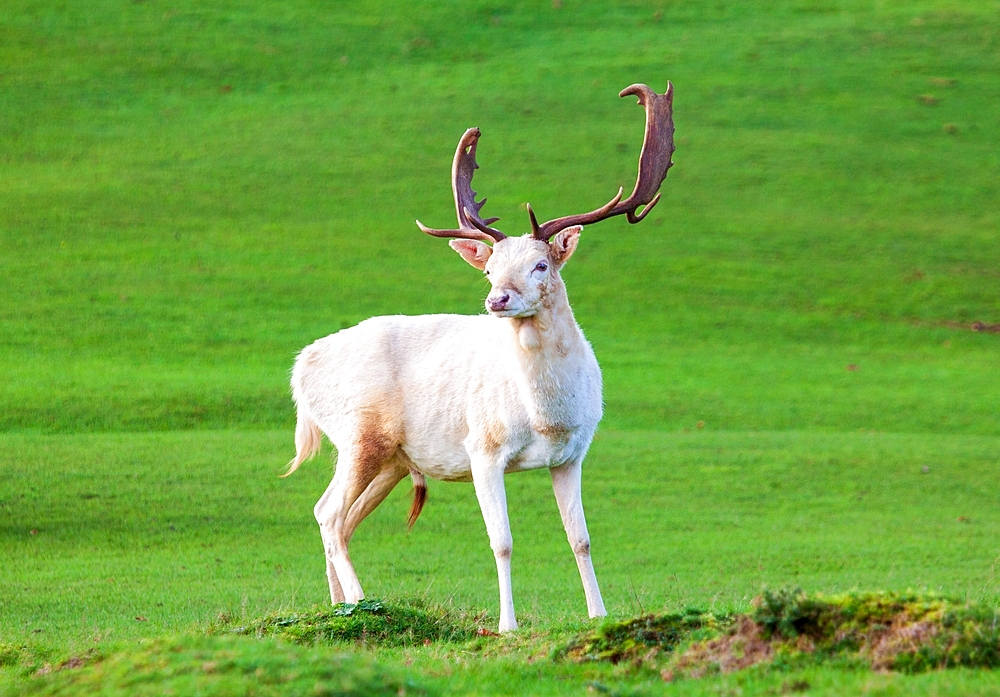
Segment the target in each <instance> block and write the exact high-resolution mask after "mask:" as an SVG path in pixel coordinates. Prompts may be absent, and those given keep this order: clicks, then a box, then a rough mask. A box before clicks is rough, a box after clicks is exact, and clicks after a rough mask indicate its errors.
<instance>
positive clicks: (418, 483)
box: [406, 470, 427, 530]
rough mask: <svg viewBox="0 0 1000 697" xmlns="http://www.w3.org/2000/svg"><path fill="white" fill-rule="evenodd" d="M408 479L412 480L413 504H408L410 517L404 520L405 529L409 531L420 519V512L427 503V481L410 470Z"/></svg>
mask: <svg viewBox="0 0 1000 697" xmlns="http://www.w3.org/2000/svg"><path fill="white" fill-rule="evenodd" d="M410 479H412V480H413V503H412V504H410V516H409V517H408V518H407V519H406V528H407V529H408V530H409V529H410V528H412V527H413V524H414V523H416V522H417V518H419V517H420V511H422V510H424V504H425V503H426V502H427V480H426V479H424V475H422V474H421V473H420V472H417V471H416V470H410Z"/></svg>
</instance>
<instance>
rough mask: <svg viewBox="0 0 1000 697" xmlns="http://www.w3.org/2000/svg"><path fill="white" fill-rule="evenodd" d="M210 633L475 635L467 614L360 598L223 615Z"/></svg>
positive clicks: (377, 639) (373, 639)
mask: <svg viewBox="0 0 1000 697" xmlns="http://www.w3.org/2000/svg"><path fill="white" fill-rule="evenodd" d="M208 632H209V634H242V635H249V636H255V637H258V638H262V637H276V638H281V639H285V640H288V641H293V642H296V643H299V644H316V643H329V642H350V643H358V642H360V643H364V644H369V645H378V646H409V645H413V644H428V643H432V642H438V641H464V640H466V639H470V638H472V637H473V636H475V633H476V627H475V625H474V623H473V622H472V620H471V619H470V618H467V617H464V616H459V615H456V614H455V613H453V612H450V611H448V610H444V609H442V608H429V607H424V606H421V605H419V604H416V603H413V602H403V603H386V602H383V601H381V600H374V599H365V600H362V601H361V602H359V603H357V604H350V603H340V604H339V605H334V606H332V607H329V606H327V607H317V608H313V609H311V610H307V611H304V612H299V613H295V614H282V613H271V614H269V615H265V616H264V617H259V618H255V619H252V620H249V621H245V620H239V621H237V620H235V619H233V618H231V617H228V616H222V617H220V618H219V620H218V621H217V622H216V623H215V624H213V625H212V626H211V627H209V630H208Z"/></svg>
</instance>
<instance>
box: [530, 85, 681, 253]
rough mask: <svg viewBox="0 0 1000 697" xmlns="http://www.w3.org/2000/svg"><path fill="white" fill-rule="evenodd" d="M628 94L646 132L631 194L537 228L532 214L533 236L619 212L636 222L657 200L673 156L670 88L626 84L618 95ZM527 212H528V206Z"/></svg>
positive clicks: (549, 234)
mask: <svg viewBox="0 0 1000 697" xmlns="http://www.w3.org/2000/svg"><path fill="white" fill-rule="evenodd" d="M628 95H635V96H636V97H638V99H639V104H641V105H642V106H643V108H644V109H645V110H646V131H645V135H644V137H643V141H642V152H641V154H640V155H639V175H638V177H637V178H636V182H635V188H634V189H633V190H632V193H631V194H630V195H629V197H628V198H627V199H625V200H624V201H622V200H621V196H622V190H621V189H619V191H618V195H617V196H616V197H615V198H613V199H612V200H611V201H610V202H609V203H607V204H605V205H604V206H601V207H600V208H598V209H597V210H595V211H591V212H590V213H582V214H578V215H567V216H564V217H562V218H555V219H554V220H549V221H548V222H545V223H542V224H541V225H538V223H537V221H536V220H534V213H531V217H532V233H531V234H532V236H533V237H535V238H537V239H541V240H546V241H547V240H549V239H551V238H552V236H553V235H555V234H556V233H558V232H559V231H560V230H564V229H566V228H568V227H570V226H572V225H588V224H593V223H597V222H600V221H602V220H605V219H606V218H611V217H613V216H616V215H621V214H623V213H624V214H626V216H627V217H628V221H629V222H630V223H638V222H639V221H640V220H642V219H643V218H645V217H646V214H647V213H649V211H651V210H652V209H653V206H655V205H656V203H657V201H659V200H660V194H659V190H660V185H661V184H662V183H663V180H664V178H666V176H667V170H669V169H670V167H671V165H673V162H672V161H671V157H672V156H673V154H674V118H673V101H674V86H673V85H672V84H670V83H669V82H668V83H667V91H666V92H665V93H663V94H657V93H656V92H654V91H653V90H652V89H650V88H649V87H648V86H647V85H642V84H635V85H629V86H628V87H626V88H625V89H623V90H622V91H621V92H620V93H619V95H618V96H619V97H625V96H628ZM642 206H645V208H643V209H642V211H641V212H639V213H637V212H636V211H638V209H639V208H640V207H642ZM528 210H529V211H530V210H531V209H530V207H529V209H528Z"/></svg>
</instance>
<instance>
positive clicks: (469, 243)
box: [448, 240, 493, 271]
mask: <svg viewBox="0 0 1000 697" xmlns="http://www.w3.org/2000/svg"><path fill="white" fill-rule="evenodd" d="M448 244H449V245H450V246H451V248H452V249H454V250H455V251H456V252H458V253H459V254H461V255H462V258H463V259H465V260H466V261H467V262H469V263H470V264H472V265H473V266H475V267H476V268H477V269H479V270H480V271H482V270H483V269H484V268H486V262H487V261H489V258H490V254H492V253H493V248H492V247H491V246H489V245H488V244H485V243H484V242H479V241H478V240H451V241H450V242H448Z"/></svg>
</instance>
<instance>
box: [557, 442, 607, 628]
mask: <svg viewBox="0 0 1000 697" xmlns="http://www.w3.org/2000/svg"><path fill="white" fill-rule="evenodd" d="M582 469H583V467H582V463H581V462H568V463H566V464H565V465H560V466H559V467H553V468H552V469H551V470H549V471H550V472H551V473H552V489H553V491H554V492H555V495H556V503H557V504H558V505H559V514H560V515H561V516H562V521H563V527H565V528H566V537H567V538H569V544H570V546H571V547H572V548H573V554H574V555H575V556H576V566H577V568H578V569H579V570H580V579H581V580H582V581H583V592H584V595H586V596H587V612H588V613H589V615H590V616H591V617H603V616H604V615H606V614H608V613H607V611H606V610H605V609H604V601H603V600H601V589H600V588H598V587H597V575H596V574H595V573H594V564H593V562H592V561H591V559H590V535H589V534H588V533H587V519H586V518H585V517H584V515H583V496H582V494H581V491H580V473H581V470H582Z"/></svg>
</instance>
